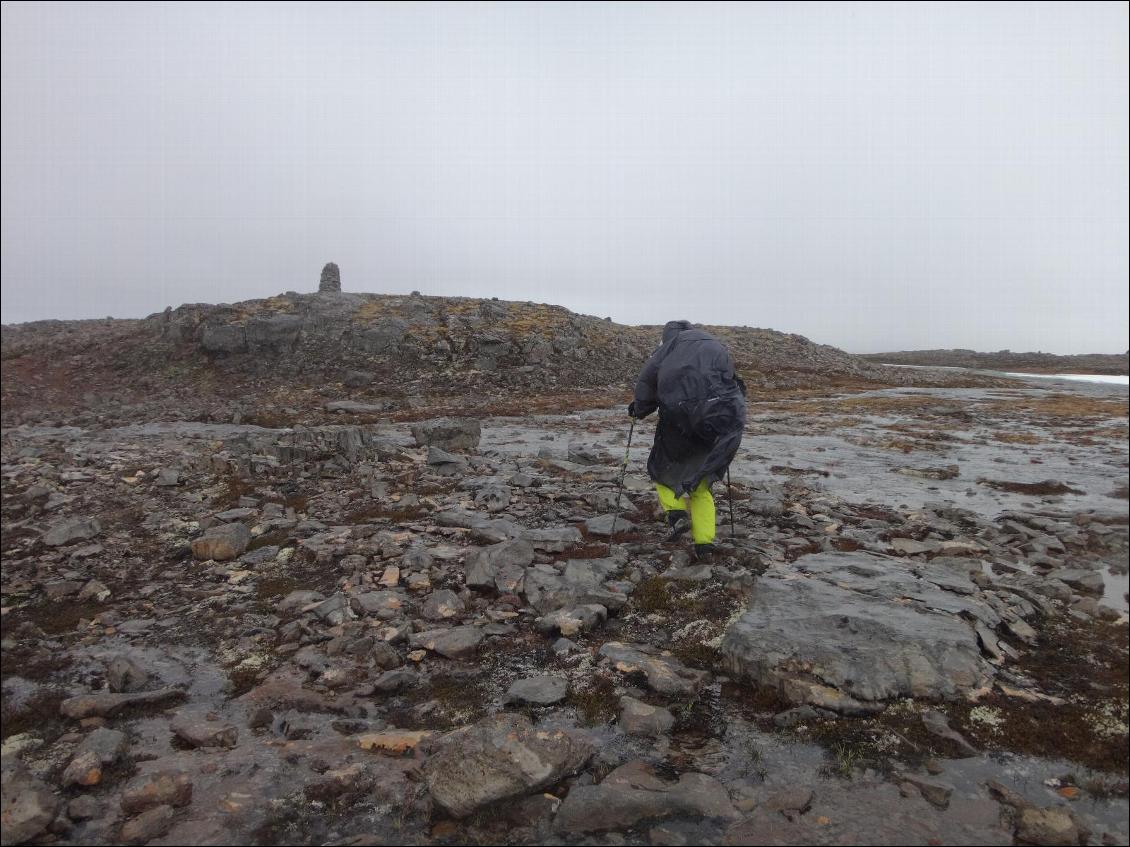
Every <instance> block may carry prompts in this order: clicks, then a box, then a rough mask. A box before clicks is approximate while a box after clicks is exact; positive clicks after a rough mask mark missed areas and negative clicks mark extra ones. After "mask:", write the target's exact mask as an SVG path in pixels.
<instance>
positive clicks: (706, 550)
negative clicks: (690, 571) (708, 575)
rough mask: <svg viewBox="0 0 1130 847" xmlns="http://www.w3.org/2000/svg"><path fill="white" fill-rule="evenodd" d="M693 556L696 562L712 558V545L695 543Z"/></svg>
mask: <svg viewBox="0 0 1130 847" xmlns="http://www.w3.org/2000/svg"><path fill="white" fill-rule="evenodd" d="M694 558H695V561H696V562H703V561H707V560H709V559H712V558H714V545H713V544H696V545H695V546H694Z"/></svg>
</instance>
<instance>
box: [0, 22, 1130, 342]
mask: <svg viewBox="0 0 1130 847" xmlns="http://www.w3.org/2000/svg"><path fill="white" fill-rule="evenodd" d="M1128 21H1130V14H1128V6H1127V4H1125V3H1062V4H1060V3H1052V4H999V5H996V4H946V5H933V4H896V3H890V4H888V3H877V4H870V3H859V4H819V3H815V4H780V5H778V4H750V5H741V4H718V5H714V4H704V3H695V4H686V5H683V4H642V3H640V4H619V3H616V4H613V3H601V4H579V5H578V4H551V3H544V4H536V3H529V4H526V3H523V4H517V3H515V4H477V3H455V4H427V5H424V4H356V5H354V4H333V3H314V4H274V3H262V4H205V3H192V4H171V5H157V4H141V3H136V4H134V3H123V4H96V3H91V4H48V3H42V4H31V3H5V4H3V6H2V33H3V35H2V71H3V83H2V115H3V126H2V147H3V149H2V200H3V210H2V211H3V215H2V216H3V227H2V245H0V247H2V274H0V276H2V280H0V287H2V307H0V312H2V315H0V319H2V321H3V322H4V323H13V322H22V321H27V320H38V319H43V318H85V317H104V316H106V315H113V316H115V317H142V316H144V315H146V314H150V313H152V312H156V311H160V310H161V309H163V308H164V307H165V306H168V305H171V306H177V305H180V304H181V303H191V302H202V301H203V302H235V301H239V300H245V299H250V298H257V297H267V296H270V295H273V294H277V293H279V292H282V291H287V290H297V291H313V290H316V288H317V284H318V275H319V272H320V270H321V267H322V265H323V264H324V263H325V262H327V261H335V262H337V263H338V264H339V265H340V267H341V274H342V287H343V289H344V290H346V291H372V292H389V293H397V292H404V293H407V292H409V291H412V290H414V289H416V290H419V291H421V292H423V293H425V294H436V295H464V296H482V297H492V296H493V297H499V298H502V299H514V300H534V301H539V302H548V303H555V304H560V305H563V306H567V307H568V308H570V309H573V310H575V311H578V312H583V313H586V314H592V315H597V316H600V317H604V316H610V317H611V318H612V319H613V320H616V321H619V322H622V323H646V324H655V323H663V322H664V321H666V320H668V319H671V318H686V319H689V320H692V321H696V322H702V323H718V324H739V325H740V324H745V325H750V326H762V327H772V328H774V329H778V330H782V331H785V332H797V333H801V334H803V335H806V336H808V337H809V338H811V339H813V340H814V341H818V342H821V343H828V344H834V345H836V346H839V347H843V348H845V349H848V350H851V351H854V352H876V351H885V350H900V349H922V348H938V347H966V348H973V349H977V350H990V351H991V350H998V349H1003V348H1010V349H1012V350H1018V351H1019V350H1043V351H1045V352H1056V353H1080V352H1108V353H1115V352H1122V351H1125V350H1126V349H1127V348H1128V347H1130V343H1128V335H1130V319H1128V314H1130V302H1128V285H1127V279H1128V275H1130V262H1128V254H1130V242H1128V231H1130V217H1128V211H1127V209H1128V197H1130V176H1128V172H1130V167H1128V159H1130V141H1128V118H1127V103H1128V101H1130V86H1128V66H1130V55H1128Z"/></svg>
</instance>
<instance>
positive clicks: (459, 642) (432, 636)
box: [408, 626, 483, 659]
mask: <svg viewBox="0 0 1130 847" xmlns="http://www.w3.org/2000/svg"><path fill="white" fill-rule="evenodd" d="M482 640H483V631H482V630H481V629H479V627H477V626H455V627H452V628H451V629H433V630H428V631H427V632H415V633H413V634H412V635H410V636H409V637H408V643H409V644H410V645H411V646H412V647H414V648H423V649H425V650H431V651H432V652H435V653H439V654H440V655H441V656H444V657H446V658H448V659H470V658H472V657H473V656H474V655H475V653H476V652H477V651H478V649H479V644H481V643H482Z"/></svg>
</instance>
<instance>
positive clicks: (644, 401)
mask: <svg viewBox="0 0 1130 847" xmlns="http://www.w3.org/2000/svg"><path fill="white" fill-rule="evenodd" d="M658 379H659V355H658V351H656V352H655V353H652V354H651V357H650V358H649V359H648V360H647V362H646V363H644V366H643V370H642V371H640V378H639V379H638V380H636V399H635V400H633V401H632V405H631V406H630V407H629V409H630V412H629V414H631V416H632V417H634V418H646V417H647V416H648V415H650V414H651V413H652V412H654V411H655V410H656V409H658V408H659V390H658V385H657V382H658Z"/></svg>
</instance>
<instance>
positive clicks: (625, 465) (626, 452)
mask: <svg viewBox="0 0 1130 847" xmlns="http://www.w3.org/2000/svg"><path fill="white" fill-rule="evenodd" d="M635 431H636V419H635V418H632V426H631V428H630V429H629V430H628V446H627V447H626V448H625V449H624V462H623V464H622V465H621V466H620V485H619V486H618V487H617V489H616V511H615V512H614V513H613V514H612V532H610V533H609V534H608V552H609V553H611V552H612V539H613V538H615V537H616V521H618V520H620V496H621V495H622V494H623V493H624V477H625V475H626V474H627V473H628V455H629V454H630V453H631V452H632V433H634V432H635Z"/></svg>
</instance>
